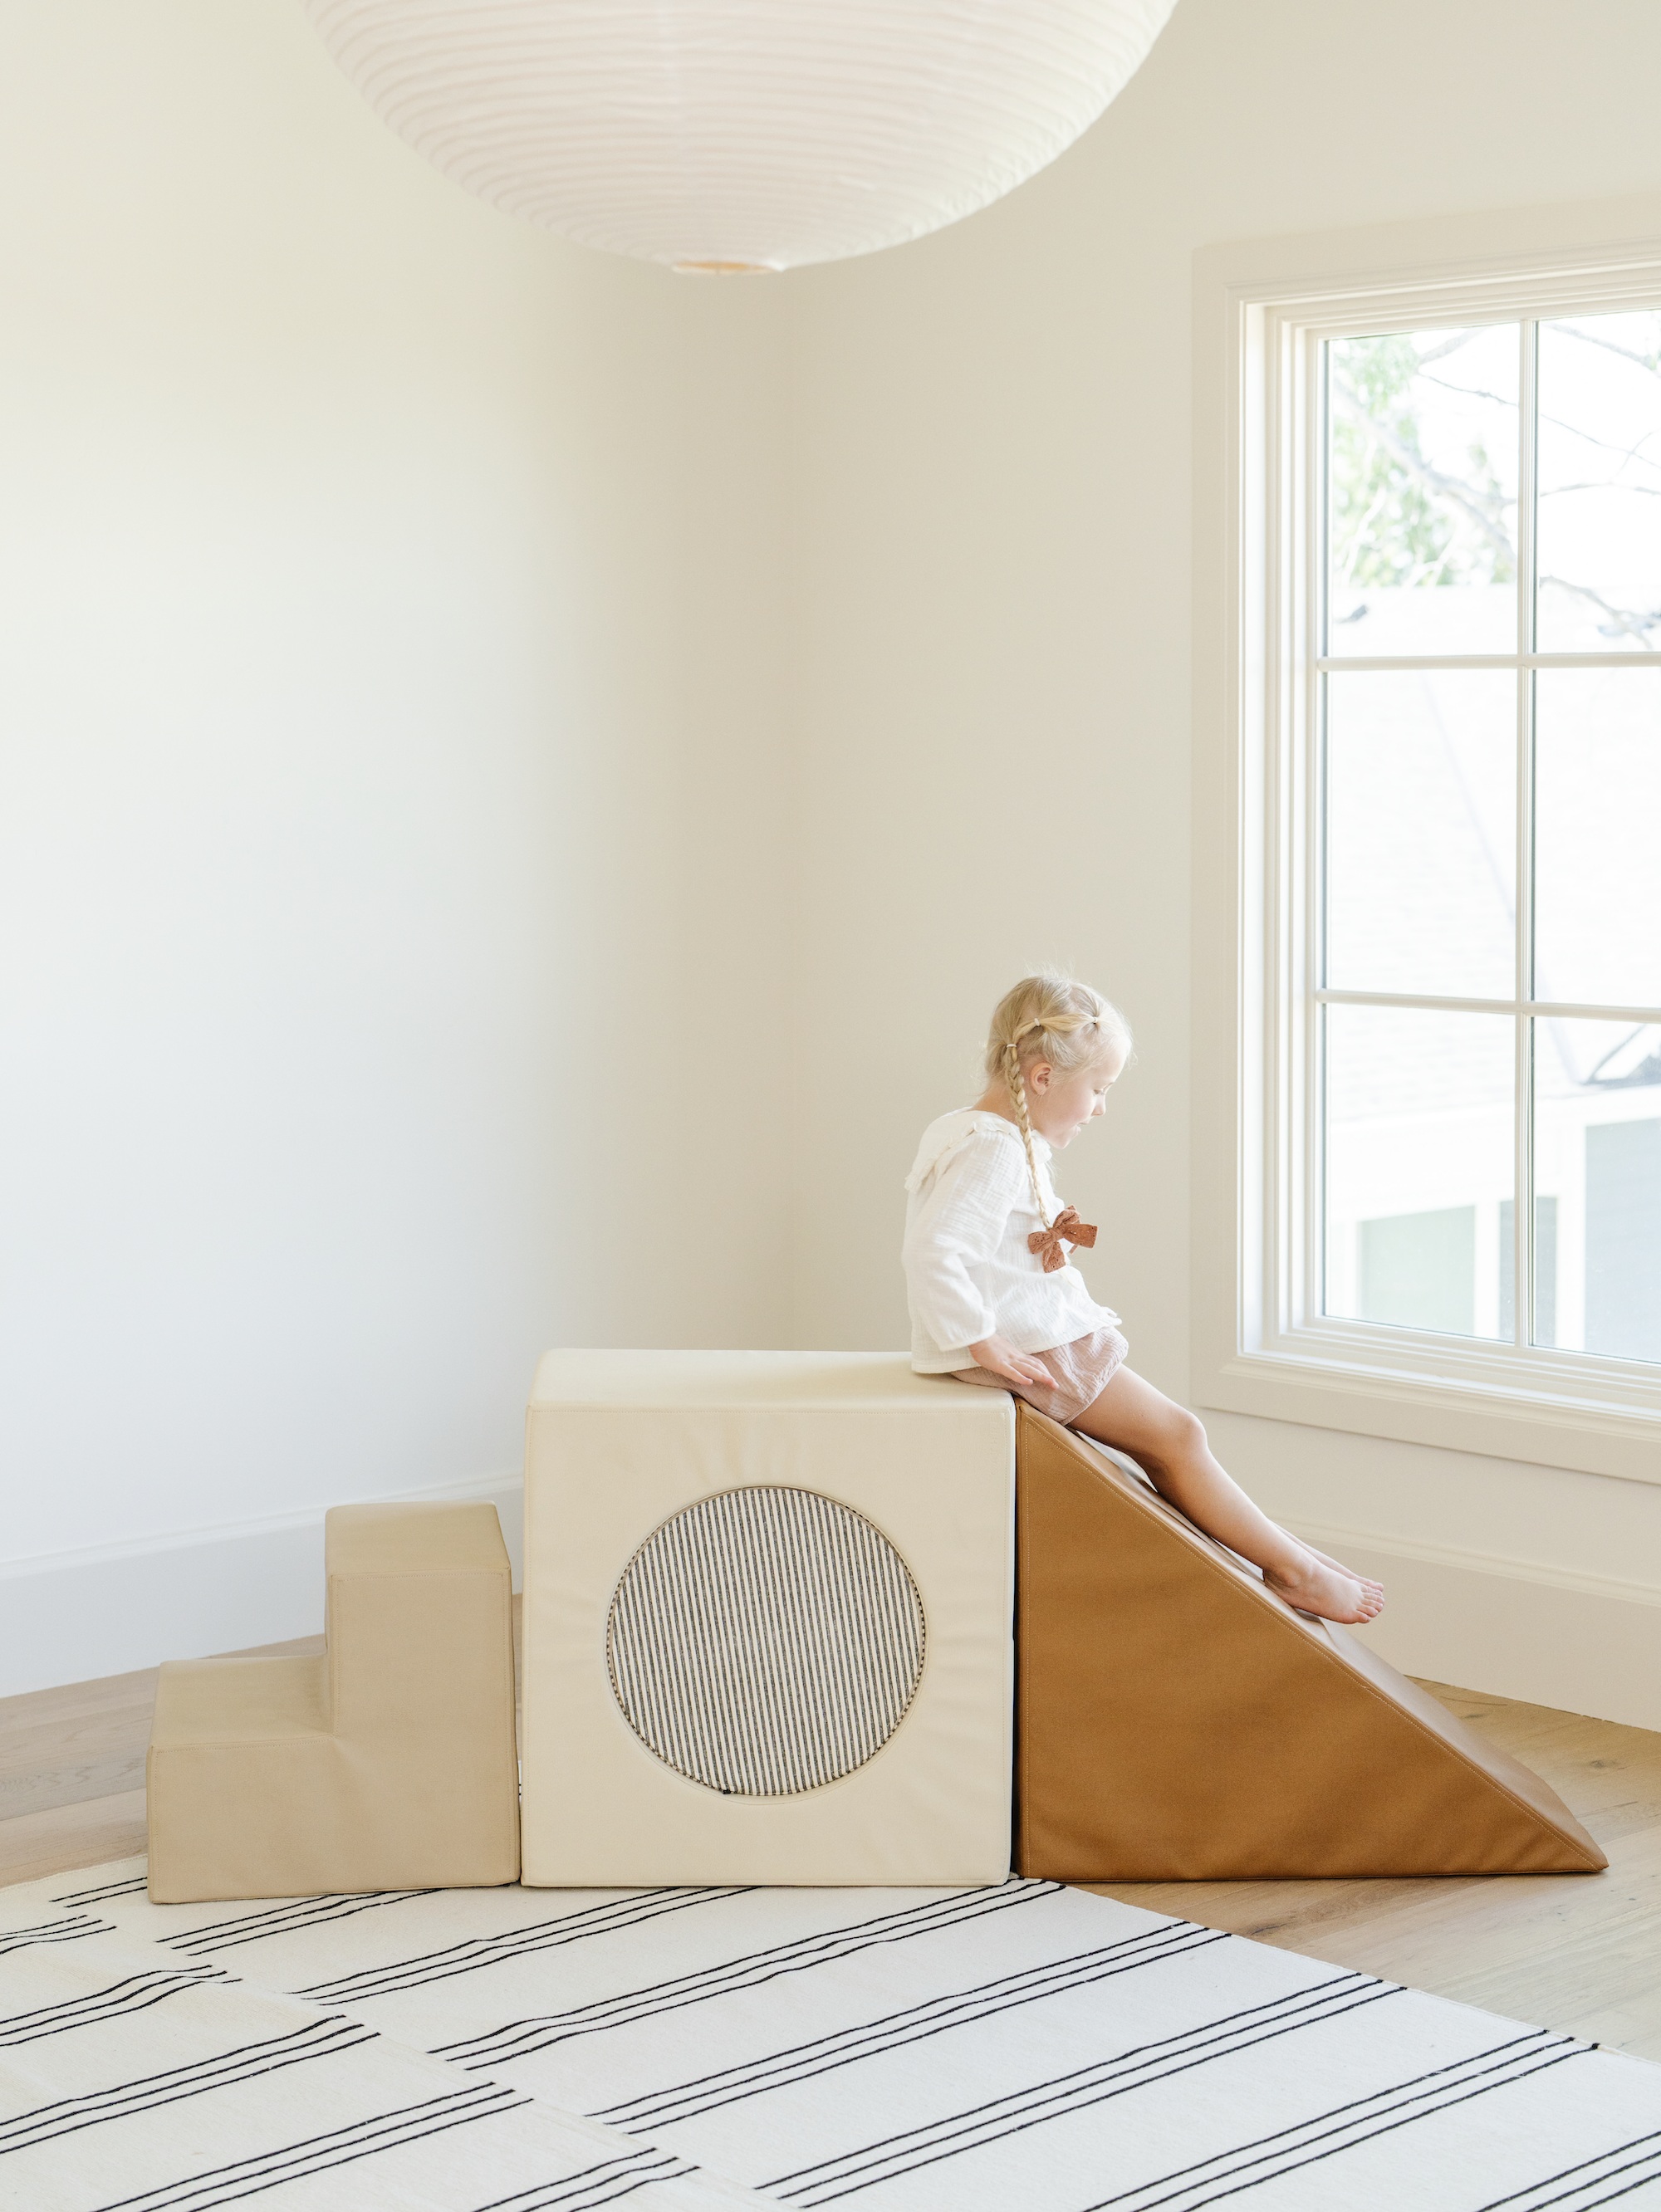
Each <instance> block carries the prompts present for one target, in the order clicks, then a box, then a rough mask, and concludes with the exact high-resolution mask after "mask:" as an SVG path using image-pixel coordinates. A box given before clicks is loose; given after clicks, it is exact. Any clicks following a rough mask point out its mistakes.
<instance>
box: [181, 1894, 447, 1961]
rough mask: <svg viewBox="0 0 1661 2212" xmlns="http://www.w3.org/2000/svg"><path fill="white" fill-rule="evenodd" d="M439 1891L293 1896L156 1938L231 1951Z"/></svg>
mask: <svg viewBox="0 0 1661 2212" xmlns="http://www.w3.org/2000/svg"><path fill="white" fill-rule="evenodd" d="M435 1894H436V1893H435V1891H433V1890H430V1889H388V1890H376V1891H374V1892H371V1893H368V1894H367V1895H365V1894H361V1893H360V1894H356V1895H350V1896H345V1897H290V1898H285V1899H283V1902H282V1903H281V1904H280V1905H267V1906H266V1907H265V1909H264V1911H259V1912H244V1913H240V1914H239V1915H238V1916H237V1917H236V1918H235V1919H234V1920H210V1921H208V1922H207V1923H204V1924H203V1925H200V1926H198V1927H195V1928H181V1929H179V1933H178V1934H177V1935H175V1936H156V1937H155V1942H158V1943H162V1944H165V1945H166V1946H167V1948H168V1950H170V1951H228V1950H229V1949H231V1948H233V1947H234V1945H236V1944H238V1943H263V1942H265V1940H266V1938H267V1937H268V1936H292V1935H294V1934H295V1933H297V1932H299V1931H301V1930H302V1929H307V1928H325V1927H327V1926H328V1925H329V1924H330V1923H332V1922H333V1921H336V1920H350V1919H354V1918H355V1917H356V1916H357V1914H359V1913H360V1912H379V1911H383V1910H384V1909H385V1908H386V1906H388V1905H409V1904H411V1903H412V1902H413V1901H414V1900H415V1899H417V1898H421V1897H432V1896H434V1895H435Z"/></svg>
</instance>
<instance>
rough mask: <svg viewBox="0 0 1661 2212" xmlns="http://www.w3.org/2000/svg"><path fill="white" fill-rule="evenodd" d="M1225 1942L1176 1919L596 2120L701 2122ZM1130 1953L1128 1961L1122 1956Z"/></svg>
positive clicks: (653, 2095) (618, 2123)
mask: <svg viewBox="0 0 1661 2212" xmlns="http://www.w3.org/2000/svg"><path fill="white" fill-rule="evenodd" d="M1160 1938H1162V1939H1163V1940H1162V1941H1161V1940H1159V1939H1160ZM1178 1938H1181V1939H1185V1940H1177V1939H1178ZM1228 1941H1229V1938H1228V1937H1227V1936H1226V1935H1224V1934H1222V1933H1220V1931H1219V1930H1217V1929H1209V1928H1196V1927H1195V1926H1193V1925H1192V1924H1191V1923H1189V1922H1187V1921H1178V1922H1177V1923H1176V1926H1175V1928H1174V1929H1160V1930H1159V1931H1157V1932H1156V1936H1132V1937H1130V1938H1129V1939H1128V1941H1127V1942H1124V1943H1116V1944H1112V1945H1110V1946H1109V1947H1108V1948H1107V1949H1105V1950H1103V1951H1099V1952H1085V1953H1083V1954H1080V1956H1079V1957H1078V1958H1076V1959H1071V1960H1057V1961H1056V1963H1055V1964H1054V1965H1053V1966H1035V1967H1031V1968H1029V1969H1028V1971H1027V1972H1025V1973H1020V1974H1006V1975H1004V1976H1003V1977H1002V1978H1001V1979H1000V1980H998V1981H995V1982H985V1983H983V1984H980V1985H979V1986H978V1987H977V1988H973V1989H968V1990H955V1991H952V1992H951V1993H950V1994H948V1995H945V1996H938V1997H931V1998H929V1999H928V2000H927V2001H926V2002H923V2003H922V2004H916V2005H908V2006H907V2007H905V2008H904V2010H903V2011H900V2012H897V2013H889V2014H886V2015H882V2016H881V2017H879V2018H878V2019H876V2020H872V2021H861V2023H860V2024H859V2025H858V2026H856V2027H849V2028H843V2030H841V2031H840V2032H839V2033H837V2034H834V2035H824V2036H819V2037H818V2038H816V2039H814V2041H812V2042H811V2043H804V2044H798V2045H794V2046H793V2047H792V2048H791V2049H789V2050H787V2051H775V2052H772V2053H770V2055H769V2056H768V2057H764V2058H758V2059H753V2060H751V2061H750V2062H748V2063H746V2064H745V2065H742V2066H731V2067H728V2068H727V2069H725V2070H724V2071H723V2072H721V2073H719V2074H709V2075H703V2076H701V2077H699V2078H697V2079H696V2080H694V2081H684V2082H680V2083H678V2084H677V2085H676V2086H675V2087H673V2088H670V2089H663V2090H654V2091H649V2092H648V2093H646V2094H644V2095H642V2096H639V2097H633V2098H630V2100H628V2102H627V2103H624V2104H621V2105H612V2106H608V2107H607V2108H606V2109H605V2111H604V2112H596V2113H594V2114H593V2118H595V2119H598V2120H599V2121H600V2122H602V2123H603V2124H605V2125H607V2126H611V2127H619V2128H624V2129H640V2128H649V2127H654V2126H657V2125H660V2124H663V2125H668V2126H672V2125H673V2124H675V2123H676V2122H678V2121H681V2120H689V2119H696V2118H702V2117H703V2114H704V2113H706V2112H715V2111H716V2110H718V2109H719V2108H720V2107H721V2106H723V2105H731V2104H739V2103H742V2102H744V2101H745V2100H747V2099H749V2098H751V2097H754V2096H762V2095H764V2094H765V2093H767V2092H768V2091H770V2090H772V2089H780V2088H788V2087H791V2086H793V2085H794V2083H796V2082H798V2081H811V2080H812V2078H813V2076H814V2075H818V2074H829V2073H831V2072H834V2071H835V2070H836V2069H837V2068H839V2067H843V2066H852V2065H855V2064H857V2063H859V2062H860V2061H861V2059H865V2058H870V2057H876V2056H878V2055H879V2054H880V2053H882V2052H884V2051H897V2050H900V2049H902V2048H903V2047H904V2046H905V2045H908V2044H913V2043H923V2042H927V2041H928V2039H930V2038H931V2037H934V2036H936V2035H943V2034H946V2033H947V2032H948V2031H949V2030H951V2029H952V2028H955V2027H973V2026H974V2025H975V2024H976V2023H977V2021H983V2020H990V2019H993V2018H995V2016H996V2015H998V2014H1000V2013H1004V2012H1011V2011H1013V2010H1015V2009H1017V2008H1019V2007H1020V2006H1023V2005H1029V2004H1039V2003H1042V2002H1044V2001H1045V2000H1046V1999H1047V1998H1050V1997H1056V1996H1067V1995H1068V1994H1069V1993H1070V1992H1071V1991H1073V1990H1080V1989H1087V1988H1090V1987H1092V1986H1093V1985H1094V1984H1096V1983H1098V1982H1103V1981H1107V1980H1110V1979H1111V1978H1113V1977H1114V1976H1116V1975H1118V1974H1129V1973H1135V1972H1140V1971H1141V1970H1142V1969H1144V1968H1147V1967H1149V1966H1165V1964H1167V1963H1168V1962H1169V1961H1170V1960H1172V1959H1183V1958H1187V1957H1188V1956H1189V1954H1190V1953H1191V1952H1194V1951H1200V1950H1205V1949H1208V1948H1209V1947H1210V1946H1211V1945H1212V1944H1214V1943H1226V1942H1228ZM1127 1951H1129V1952H1131V1953H1132V1954H1133V1955H1131V1956H1129V1957H1126V1956H1124V1955H1123V1954H1125V1953H1126V1952H1127Z"/></svg>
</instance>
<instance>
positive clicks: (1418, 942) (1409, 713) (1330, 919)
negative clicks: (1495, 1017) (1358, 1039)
mask: <svg viewBox="0 0 1661 2212" xmlns="http://www.w3.org/2000/svg"><path fill="white" fill-rule="evenodd" d="M1517 684H1518V678H1516V677H1515V676H1513V675H1512V674H1511V673H1510V671H1497V670H1496V671H1490V670H1488V669H1481V670H1474V669H1458V670H1420V669H1406V670H1401V671H1390V672H1389V673H1375V672H1372V671H1361V670H1358V671H1355V672H1354V673H1353V674H1348V675H1341V674H1339V673H1337V672H1334V673H1333V674H1332V675H1331V676H1329V678H1327V838H1326V856H1327V884H1326V915H1327V968H1326V980H1327V983H1328V985H1329V987H1330V988H1332V989H1333V990H1337V991H1410V992H1412V993H1414V994H1417V995H1421V996H1426V997H1436V996H1443V997H1449V998H1458V999H1509V998H1510V997H1512V994H1513V993H1514V991H1515V988H1516V975H1517V842H1516V840H1517V828H1516V824H1517Z"/></svg>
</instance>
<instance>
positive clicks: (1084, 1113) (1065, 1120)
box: [1026, 1045, 1125, 1152]
mask: <svg viewBox="0 0 1661 2212" xmlns="http://www.w3.org/2000/svg"><path fill="white" fill-rule="evenodd" d="M1124 1061H1125V1054H1124V1047H1123V1045H1115V1046H1114V1047H1113V1048H1112V1050H1111V1051H1110V1053H1109V1054H1107V1056H1106V1058H1105V1059H1104V1060H1098V1061H1097V1062H1096V1064H1095V1066H1093V1067H1081V1068H1080V1069H1079V1070H1078V1072H1077V1073H1075V1074H1073V1075H1063V1074H1062V1073H1060V1071H1059V1070H1058V1069H1056V1068H1053V1067H1052V1066H1050V1062H1049V1061H1048V1060H1035V1061H1034V1062H1033V1064H1032V1066H1031V1067H1030V1068H1029V1069H1028V1070H1027V1073H1026V1114H1027V1119H1028V1121H1031V1124H1032V1126H1033V1127H1034V1128H1035V1129H1036V1130H1037V1133H1038V1134H1039V1135H1040V1136H1041V1137H1047V1138H1048V1139H1050V1143H1051V1144H1052V1145H1054V1146H1056V1150H1057V1151H1058V1152H1059V1151H1060V1149H1061V1147H1062V1146H1063V1145H1067V1144H1071V1142H1072V1141H1073V1139H1074V1137H1076V1136H1077V1135H1078V1133H1079V1132H1080V1129H1082V1128H1083V1127H1084V1125H1085V1123H1086V1121H1094V1120H1095V1118H1096V1116H1097V1115H1098V1114H1099V1113H1101V1112H1102V1111H1103V1109H1104V1108H1105V1106H1106V1104H1107V1094H1108V1092H1109V1091H1110V1090H1111V1089H1112V1088H1113V1085H1115V1084H1116V1082H1117V1081H1118V1079H1119V1071H1120V1069H1121V1068H1123V1066H1124Z"/></svg>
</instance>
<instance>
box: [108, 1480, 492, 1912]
mask: <svg viewBox="0 0 1661 2212" xmlns="http://www.w3.org/2000/svg"><path fill="white" fill-rule="evenodd" d="M325 1559H326V1576H327V1611H326V1638H327V1647H328V1648H327V1650H326V1651H325V1652H324V1653H323V1654H321V1655H320V1656H318V1657H316V1658H299V1659H296V1658H278V1659H204V1660H196V1661H186V1662H172V1663H170V1664H168V1665H167V1666H164V1667H163V1668H161V1680H160V1683H159V1685H158V1687H157V1692H156V1700H155V1723H154V1724H153V1727H152V1730H151V1735H150V1747H149V1759H148V1761H147V1765H146V1770H145V1773H146V1781H147V1784H148V1787H149V1854H150V1856H149V1893H150V1895H151V1897H152V1898H153V1899H155V1902H156V1903H158V1904H182V1903H186V1902H191V1901H196V1900H198V1899H206V1898H241V1897H304V1896H310V1895H313V1894H315V1893H319V1892H324V1891H328V1892H336V1893H339V1892H353V1891H362V1890H387V1889H451V1888H453V1889H465V1888H474V1887H486V1886H490V1885H493V1884H496V1883H500V1882H509V1881H514V1878H515V1877H516V1875H517V1874H518V1872H519V1802H518V1781H517V1773H518V1769H517V1759H516V1754H515V1751H514V1653H513V1583H512V1577H511V1573H510V1570H509V1567H508V1554H507V1551H506V1548H505V1547H504V1546H503V1544H502V1531H501V1528H500V1526H499V1525H498V1523H497V1521H496V1508H495V1507H494V1506H492V1505H465V1504H430V1505H429V1504H421V1505H341V1506H336V1507H335V1508H334V1509H333V1510H332V1511H331V1512H330V1514H329V1515H328V1517H327V1521H326V1532H325Z"/></svg>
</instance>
